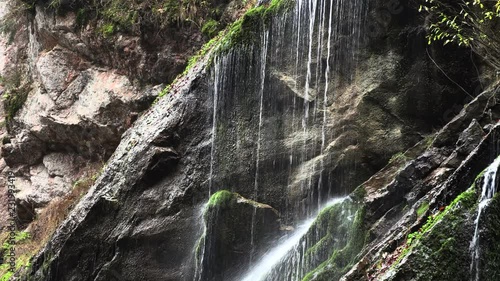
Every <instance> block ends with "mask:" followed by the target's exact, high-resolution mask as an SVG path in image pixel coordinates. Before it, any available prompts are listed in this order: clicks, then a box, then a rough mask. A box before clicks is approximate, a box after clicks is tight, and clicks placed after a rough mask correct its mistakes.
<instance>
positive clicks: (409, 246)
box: [392, 186, 477, 267]
mask: <svg viewBox="0 0 500 281" xmlns="http://www.w3.org/2000/svg"><path fill="white" fill-rule="evenodd" d="M476 198H477V195H476V190H475V188H474V186H472V187H471V188H469V189H468V190H467V191H465V192H463V193H462V194H460V195H459V196H457V197H456V198H455V199H454V200H453V201H452V202H451V204H450V205H448V206H447V207H446V208H444V210H442V211H439V212H438V213H436V214H434V215H431V216H429V217H428V218H427V220H426V222H425V224H424V225H423V226H422V227H421V228H420V229H419V230H418V231H415V232H413V233H410V234H408V238H407V240H406V244H405V245H403V249H402V250H401V251H400V254H399V256H398V257H397V259H396V260H395V262H394V263H393V265H392V266H393V267H394V266H397V265H398V264H399V262H400V261H401V260H402V259H403V258H404V257H405V256H407V255H408V254H409V253H410V252H411V251H412V250H413V249H414V248H415V247H416V246H418V245H419V243H420V241H421V240H422V239H424V238H426V236H427V235H430V233H431V232H432V233H434V234H436V232H434V231H432V229H433V228H434V226H435V225H436V224H437V223H438V222H440V221H442V220H443V219H445V220H446V221H455V220H461V218H459V217H457V214H458V213H462V212H464V211H466V210H469V209H471V208H473V207H474V206H475V204H476ZM422 206H425V204H422V205H421V207H420V208H423V207H422ZM420 208H419V210H420ZM426 208H429V206H428V204H427V207H426ZM417 212H418V210H417ZM422 214H423V213H422ZM453 225H454V226H455V225H460V224H458V223H453ZM437 234H441V233H439V231H438V232H437ZM442 234H443V235H444V238H446V239H444V238H443V239H444V240H443V239H441V238H440V240H443V243H448V242H450V241H451V240H449V239H448V238H450V237H449V236H448V235H447V234H445V233H442ZM447 245H449V244H447Z"/></svg>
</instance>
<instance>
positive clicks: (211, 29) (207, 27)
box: [201, 19, 220, 38]
mask: <svg viewBox="0 0 500 281" xmlns="http://www.w3.org/2000/svg"><path fill="white" fill-rule="evenodd" d="M219 26H220V25H219V22H218V21H216V20H214V19H210V20H208V21H207V22H206V23H205V24H204V25H203V27H202V28H201V32H202V33H203V34H205V35H206V36H207V37H208V38H213V37H214V36H215V35H217V33H218V32H219V30H220V27H219Z"/></svg>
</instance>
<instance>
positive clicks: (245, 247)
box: [197, 190, 280, 280]
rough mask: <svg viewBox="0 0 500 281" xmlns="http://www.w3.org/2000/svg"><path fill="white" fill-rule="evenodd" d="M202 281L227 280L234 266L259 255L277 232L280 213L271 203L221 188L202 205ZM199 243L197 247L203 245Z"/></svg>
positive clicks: (233, 271) (277, 234)
mask: <svg viewBox="0 0 500 281" xmlns="http://www.w3.org/2000/svg"><path fill="white" fill-rule="evenodd" d="M204 219H205V225H206V228H207V229H206V235H205V237H204V238H203V240H202V241H201V243H200V244H204V245H203V246H204V247H205V249H204V251H202V250H201V249H198V250H197V252H198V254H202V253H204V255H205V256H204V257H203V258H202V257H198V260H203V268H204V269H203V271H202V274H203V276H202V280H229V279H230V278H232V277H234V274H236V273H237V270H236V269H237V268H238V266H241V265H242V264H249V263H250V261H251V256H252V255H253V256H254V257H258V256H261V255H262V254H263V253H264V252H265V251H266V250H267V249H268V248H269V247H272V244H273V242H274V241H276V239H277V238H278V237H279V235H280V216H279V213H278V212H277V211H276V210H275V209H273V208H272V207H271V206H269V205H266V204H262V203H258V202H255V201H252V200H249V199H246V198H244V197H242V196H241V195H239V194H237V193H233V192H230V191H226V190H222V191H218V192H216V193H215V194H213V195H212V196H211V197H210V199H209V201H208V204H207V206H206V209H205V214H204ZM203 246H201V247H203Z"/></svg>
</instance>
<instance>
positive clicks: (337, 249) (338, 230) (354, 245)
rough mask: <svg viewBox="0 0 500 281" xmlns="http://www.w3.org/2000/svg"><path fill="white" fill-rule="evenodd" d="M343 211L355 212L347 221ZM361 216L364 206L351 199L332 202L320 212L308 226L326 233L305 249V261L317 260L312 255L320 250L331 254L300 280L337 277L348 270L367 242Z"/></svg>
mask: <svg viewBox="0 0 500 281" xmlns="http://www.w3.org/2000/svg"><path fill="white" fill-rule="evenodd" d="M345 212H354V213H355V214H354V219H353V220H346V219H345V217H344V216H345ZM364 218H365V209H364V208H363V207H358V206H357V205H355V204H352V202H350V201H345V202H343V203H340V204H336V205H333V206H332V207H330V208H327V209H325V210H323V211H322V212H321V213H320V214H319V216H318V218H317V219H316V221H315V223H314V225H313V227H312V228H311V229H314V228H315V229H316V231H318V232H319V233H324V234H325V235H324V236H323V237H322V238H321V239H320V240H319V241H318V242H317V243H316V244H315V245H313V246H312V247H311V248H309V249H308V250H307V251H306V263H309V262H310V261H314V260H317V259H316V258H315V256H316V255H318V254H320V253H325V252H326V253H331V254H329V256H328V257H327V260H326V261H324V262H322V263H321V264H320V265H319V266H317V267H316V268H314V269H313V270H312V271H310V272H309V273H307V274H306V276H304V278H303V279H302V281H308V280H338V279H339V278H340V277H341V276H342V275H344V274H345V273H347V271H348V270H349V269H350V268H351V267H352V266H353V265H354V263H355V262H356V259H357V256H358V254H359V253H360V252H361V250H362V249H363V246H364V245H365V243H366V233H367V231H366V229H365V225H364ZM320 260H321V259H320ZM311 265H313V264H311Z"/></svg>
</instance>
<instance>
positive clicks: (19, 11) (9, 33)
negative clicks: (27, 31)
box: [0, 0, 34, 44]
mask: <svg viewBox="0 0 500 281" xmlns="http://www.w3.org/2000/svg"><path fill="white" fill-rule="evenodd" d="M33 8H34V1H31V0H29V1H28V0H25V1H21V0H12V1H7V2H6V4H5V9H6V13H5V15H4V16H3V18H2V20H0V34H2V35H4V36H6V37H7V38H8V42H7V43H8V44H11V43H12V42H13V41H14V38H15V36H16V34H17V32H18V31H19V30H20V24H21V23H22V20H23V19H24V18H26V14H27V12H28V11H32V10H33Z"/></svg>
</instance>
